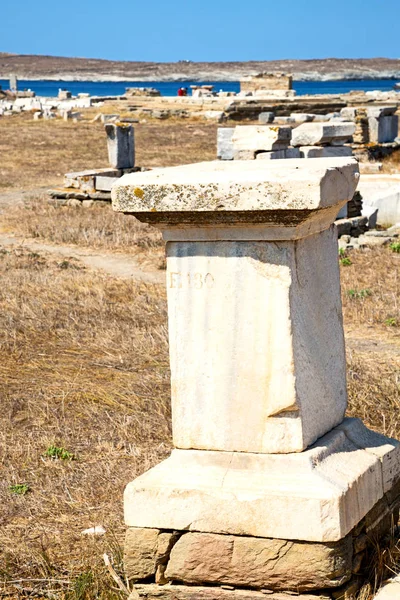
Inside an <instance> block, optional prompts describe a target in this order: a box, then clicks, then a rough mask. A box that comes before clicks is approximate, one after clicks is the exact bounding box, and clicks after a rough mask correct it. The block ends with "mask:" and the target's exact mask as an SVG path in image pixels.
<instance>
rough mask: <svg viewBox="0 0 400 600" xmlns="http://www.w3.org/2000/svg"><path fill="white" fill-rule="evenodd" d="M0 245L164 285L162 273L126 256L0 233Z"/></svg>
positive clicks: (118, 275)
mask: <svg viewBox="0 0 400 600" xmlns="http://www.w3.org/2000/svg"><path fill="white" fill-rule="evenodd" d="M0 245H1V246H3V247H6V248H8V247H13V248H27V249H29V250H32V251H35V252H47V253H49V254H58V255H59V256H64V257H67V258H76V259H78V260H80V261H81V262H82V263H83V264H84V265H86V266H87V267H90V268H92V269H100V270H102V271H104V272H105V273H108V274H109V275H113V276H114V277H123V278H126V279H130V278H133V279H136V280H137V281H144V282H145V283H161V284H162V283H164V281H165V273H164V271H150V270H145V269H143V268H142V267H141V266H140V265H139V264H138V263H137V261H136V259H135V257H134V256H131V255H128V254H118V255H115V254H111V253H96V252H93V251H91V250H89V249H86V248H80V247H79V246H59V245H52V244H46V243H43V242H37V241H36V240H32V239H26V238H22V237H17V236H14V235H9V234H4V233H0Z"/></svg>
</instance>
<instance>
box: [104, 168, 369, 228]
mask: <svg viewBox="0 0 400 600" xmlns="http://www.w3.org/2000/svg"><path fill="white" fill-rule="evenodd" d="M358 178H359V173H358V163H357V161H356V160H355V159H353V158H333V159H332V158H316V159H312V160H310V161H307V162H306V161H305V159H292V160H274V161H270V162H269V161H268V163H267V162H266V163H265V164H264V163H263V164H262V165H261V164H260V162H259V161H253V160H250V161H233V162H228V161H226V162H221V161H212V162H203V163H196V164H191V165H184V166H179V167H169V168H165V169H156V170H154V171H147V172H144V173H135V174H132V175H131V174H129V175H125V176H124V177H122V178H121V179H120V180H119V181H118V182H117V183H116V184H115V185H114V186H113V188H112V200H113V208H114V210H116V211H120V212H125V213H133V214H135V216H137V217H138V218H140V219H141V220H144V221H148V222H152V223H166V224H176V223H182V224H189V225H190V224H198V223H210V224H213V223H225V224H228V223H230V222H231V223H232V222H233V223H262V222H266V223H273V222H274V216H273V214H272V213H277V215H278V216H279V224H280V225H281V224H282V219H283V217H282V214H283V211H285V214H286V216H285V217H284V220H286V222H287V224H290V223H291V222H292V221H296V222H298V218H299V215H298V213H302V215H303V216H306V215H307V216H309V215H310V212H311V211H319V210H321V209H325V208H331V207H333V206H340V205H343V204H344V203H345V202H347V201H348V200H349V199H350V198H351V197H352V196H353V193H354V191H355V189H356V187H357V183H358ZM304 213H305V214H304Z"/></svg>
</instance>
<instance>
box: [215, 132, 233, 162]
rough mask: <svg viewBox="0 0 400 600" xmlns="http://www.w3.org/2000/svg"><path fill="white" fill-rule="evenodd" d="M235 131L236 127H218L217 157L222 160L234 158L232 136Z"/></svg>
mask: <svg viewBox="0 0 400 600" xmlns="http://www.w3.org/2000/svg"><path fill="white" fill-rule="evenodd" d="M234 131H235V128H234V127H218V131H217V158H219V159H220V160H233V142H232V137H233V133H234Z"/></svg>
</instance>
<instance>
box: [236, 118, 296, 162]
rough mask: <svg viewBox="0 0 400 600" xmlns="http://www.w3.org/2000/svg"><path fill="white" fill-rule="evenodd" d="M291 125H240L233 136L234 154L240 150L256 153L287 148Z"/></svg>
mask: <svg viewBox="0 0 400 600" xmlns="http://www.w3.org/2000/svg"><path fill="white" fill-rule="evenodd" d="M291 135H292V130H291V128H290V127H279V126H274V125H239V126H237V127H236V128H235V131H234V134H233V136H232V142H233V149H234V154H236V153H237V152H240V151H243V150H244V151H247V152H252V153H253V158H254V156H255V153H257V152H262V151H268V150H285V149H286V148H287V147H288V146H289V144H290V138H291Z"/></svg>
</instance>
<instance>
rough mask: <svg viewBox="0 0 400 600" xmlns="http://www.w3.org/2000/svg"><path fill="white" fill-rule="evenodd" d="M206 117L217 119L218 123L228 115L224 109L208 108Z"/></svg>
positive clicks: (210, 119) (209, 119)
mask: <svg viewBox="0 0 400 600" xmlns="http://www.w3.org/2000/svg"><path fill="white" fill-rule="evenodd" d="M204 118H205V119H207V120H208V121H216V122H217V123H223V122H224V121H226V115H225V113H224V111H222V110H206V111H205V113H204Z"/></svg>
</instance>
